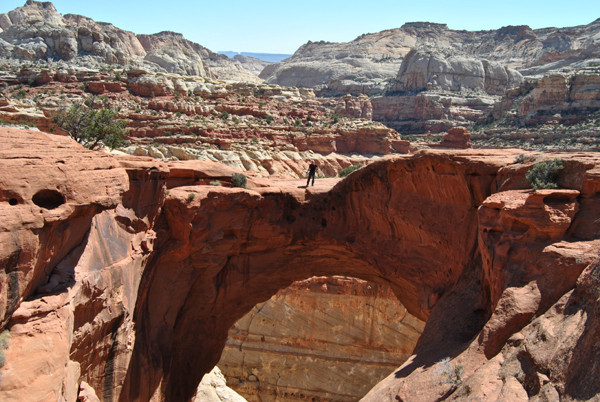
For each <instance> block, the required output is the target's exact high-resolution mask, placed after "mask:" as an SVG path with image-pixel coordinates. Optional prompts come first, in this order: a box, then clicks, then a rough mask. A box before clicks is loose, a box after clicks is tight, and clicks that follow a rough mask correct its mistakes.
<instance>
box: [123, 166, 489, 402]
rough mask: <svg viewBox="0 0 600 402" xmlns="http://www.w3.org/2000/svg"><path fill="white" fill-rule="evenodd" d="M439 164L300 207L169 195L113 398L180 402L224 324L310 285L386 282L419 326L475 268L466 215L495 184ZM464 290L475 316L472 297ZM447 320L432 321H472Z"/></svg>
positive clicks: (371, 170)
mask: <svg viewBox="0 0 600 402" xmlns="http://www.w3.org/2000/svg"><path fill="white" fill-rule="evenodd" d="M447 158H448V157H447V156H445V155H426V156H425V157H422V158H420V159H418V160H417V161H416V162H415V161H412V162H410V161H409V162H406V161H402V160H399V161H397V162H395V163H381V164H377V163H374V164H372V165H369V166H367V167H365V168H364V169H361V171H360V172H358V173H357V174H355V175H353V177H352V179H351V180H345V181H342V182H340V183H339V185H337V186H336V187H335V188H334V189H332V190H331V191H330V192H328V193H322V194H316V195H311V197H310V199H309V200H304V201H303V202H301V201H299V200H298V198H296V197H295V196H294V195H293V194H288V193H282V192H280V191H276V192H270V191H269V190H268V189H267V190H265V191H264V192H262V193H259V194H257V193H256V192H247V191H243V190H232V189H215V188H209V187H210V186H206V187H201V186H199V187H195V189H194V191H195V194H196V196H195V198H194V200H193V202H188V193H189V189H186V188H174V189H172V191H171V193H170V196H169V198H168V199H167V200H166V201H165V204H164V206H163V210H162V213H161V216H160V217H159V222H158V223H157V234H158V236H157V240H156V247H155V249H156V250H158V252H156V253H155V254H154V255H153V256H152V258H151V260H150V261H149V263H148V266H147V268H146V270H145V273H144V275H143V277H142V282H141V284H140V290H139V292H138V299H137V302H136V310H135V316H134V321H135V325H136V340H135V345H134V349H133V354H132V359H131V362H130V365H129V370H128V372H127V378H126V379H125V382H124V386H123V389H122V393H121V398H122V399H125V400H134V399H140V400H148V399H151V398H152V397H153V396H155V395H162V397H163V398H164V399H165V400H188V399H190V398H191V397H192V396H193V394H194V393H195V392H196V389H197V386H198V384H199V382H200V380H201V378H202V376H203V375H204V374H205V373H208V372H209V371H210V370H211V369H212V368H213V367H214V366H215V365H216V364H217V362H218V360H219V357H220V355H221V351H222V350H223V348H224V347H225V344H226V339H227V333H228V331H229V329H230V328H231V327H232V326H233V325H234V323H235V322H236V321H237V320H238V319H240V318H241V317H243V316H244V315H245V314H246V313H247V312H248V311H250V310H251V309H252V308H253V307H254V306H255V305H256V304H257V303H260V302H264V301H265V300H268V299H269V298H270V297H271V296H273V295H274V294H276V293H277V292H278V291H279V290H280V289H283V288H286V287H288V286H289V285H290V284H292V283H293V282H294V281H298V280H304V279H306V278H309V277H312V276H334V275H343V276H347V277H354V278H359V279H362V280H366V281H370V282H372V283H375V284H387V285H389V286H390V289H391V291H392V292H393V293H394V294H395V295H396V296H397V297H398V299H399V300H400V301H401V302H402V304H403V305H404V306H405V307H406V308H407V310H408V311H409V312H410V313H411V314H413V315H414V316H416V317H418V318H420V319H422V320H427V319H428V317H429V315H430V314H432V309H433V306H436V310H439V309H438V308H437V306H438V305H439V304H440V303H439V302H441V301H443V300H444V299H445V297H444V296H445V295H446V294H447V292H448V291H449V290H450V289H453V288H454V287H455V285H456V284H457V282H458V281H459V278H461V277H462V276H463V273H464V271H465V270H466V269H470V268H469V267H474V266H475V265H477V264H479V263H480V261H479V262H477V261H476V254H477V252H478V251H477V208H476V206H478V205H480V204H481V202H482V200H483V199H484V198H485V197H486V194H487V192H488V191H490V190H489V189H490V188H491V187H490V186H491V183H492V181H493V178H494V176H493V175H491V174H490V175H473V174H470V172H469V171H468V169H470V167H469V166H467V165H465V164H459V163H448V160H447ZM413 162H414V163H418V164H419V168H418V169H417V168H416V167H415V166H414V165H413ZM331 206H335V209H334V208H331ZM289 217H294V219H289ZM323 222H325V223H326V225H323V224H322V223H323ZM471 271H473V272H475V271H476V270H475V269H472V270H471ZM473 280H474V281H475V282H476V281H477V280H478V278H473ZM477 286H480V285H477ZM466 290H467V291H466V292H465V293H468V294H471V293H472V294H473V295H474V296H473V298H474V299H473V303H472V305H474V306H479V305H480V304H481V303H480V302H479V301H478V300H475V298H476V295H477V294H478V292H477V291H471V290H469V289H466ZM452 303H456V301H453V302H452ZM477 308H479V307H477ZM454 310H455V311H459V310H457V309H454ZM447 315H448V318H447V319H446V318H444V317H442V319H441V320H437V322H438V323H444V324H440V325H448V324H449V321H448V320H450V319H452V320H454V323H452V325H454V326H456V325H461V324H462V323H463V322H464V321H468V320H469V319H470V317H466V316H465V317H463V318H461V316H460V313H457V314H456V315H453V316H451V315H450V314H447ZM443 333H444V331H443V330H440V328H431V330H429V331H428V330H427V328H425V330H424V333H423V335H422V336H421V338H420V339H423V337H427V339H428V342H429V340H431V338H432V337H433V338H435V341H438V340H439V339H441V338H440V337H443ZM463 335H464V336H463ZM463 335H461V339H458V340H455V339H452V340H448V342H450V341H451V342H455V341H456V342H463V341H464V339H462V338H465V339H466V338H468V337H472V336H473V332H472V329H471V328H468V331H464V334H463ZM199 340H201V341H199ZM420 342H421V340H420V341H419V343H420ZM429 343H430V342H429ZM433 343H435V342H433ZM430 344H431V343H430ZM182 373H185V375H182Z"/></svg>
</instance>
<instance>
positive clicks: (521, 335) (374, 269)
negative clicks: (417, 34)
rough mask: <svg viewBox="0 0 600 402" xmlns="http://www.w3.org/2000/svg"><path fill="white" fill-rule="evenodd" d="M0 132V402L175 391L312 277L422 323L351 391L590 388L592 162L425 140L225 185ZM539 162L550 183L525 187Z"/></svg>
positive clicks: (177, 168) (528, 392) (179, 167)
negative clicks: (346, 164) (378, 295)
mask: <svg viewBox="0 0 600 402" xmlns="http://www.w3.org/2000/svg"><path fill="white" fill-rule="evenodd" d="M0 140H1V141H2V142H3V144H2V147H0V151H1V153H2V167H3V169H2V170H1V171H2V175H1V176H0V177H1V180H2V182H1V186H0V188H1V191H0V215H1V216H3V219H0V222H2V228H1V232H0V239H1V241H2V244H3V247H2V248H1V249H0V250H2V254H1V255H0V258H1V261H2V267H3V270H2V277H1V278H0V279H1V280H0V283H1V284H2V285H1V287H0V291H1V292H0V295H1V300H2V317H3V318H2V328H3V329H4V330H6V331H7V332H8V334H9V335H3V337H4V338H8V342H3V347H4V346H6V344H7V343H8V345H7V347H5V348H4V349H3V353H4V355H5V358H6V361H5V364H4V366H3V367H2V368H0V373H1V374H2V381H1V382H0V399H2V400H11V399H16V400H19V399H21V400H22V399H23V396H24V395H27V396H28V397H31V398H33V399H39V400H43V399H53V400H56V399H58V398H65V399H67V400H72V399H73V398H75V397H77V395H78V394H80V393H84V392H85V393H86V394H87V395H90V394H91V393H92V391H93V392H94V393H95V394H96V395H97V396H98V398H100V399H115V398H119V399H126V400H135V399H139V400H150V399H151V398H154V399H156V400H188V399H191V398H192V397H193V395H194V394H195V392H196V389H197V385H198V383H199V382H200V380H201V378H202V376H203V374H204V373H206V372H209V371H210V370H211V369H212V368H213V367H214V365H215V363H216V362H217V361H218V358H219V355H220V352H221V350H222V349H223V347H224V346H225V343H226V339H227V332H228V330H229V328H230V327H231V326H232V325H233V324H234V323H235V321H237V320H238V319H239V318H241V317H242V316H243V315H244V314H246V313H247V312H248V311H250V310H251V309H252V308H253V307H254V306H255V305H256V304H257V303H259V302H263V301H265V300H267V299H268V298H269V297H271V296H272V295H273V294H275V293H276V292H277V291H278V290H280V289H283V288H286V287H287V286H289V285H290V284H291V283H293V282H294V281H296V280H301V279H306V278H308V277H312V276H315V275H318V276H334V275H343V276H347V277H356V278H359V279H362V280H366V281H369V282H372V283H375V284H386V285H388V286H390V288H391V290H392V292H393V293H394V294H395V295H396V296H397V297H398V299H399V300H400V301H401V302H402V304H403V305H404V306H405V307H406V309H407V310H408V311H409V312H410V313H411V314H413V315H414V316H416V317H418V318H420V319H422V320H425V321H426V324H425V327H424V330H423V333H422V335H421V336H420V338H419V341H418V343H417V346H416V348H415V351H414V353H413V355H412V356H411V357H410V358H409V360H408V361H407V362H406V363H405V364H404V365H403V366H402V367H401V368H400V369H398V370H396V371H395V372H394V373H393V374H391V376H390V377H389V378H387V379H386V380H384V381H383V382H382V383H380V384H379V385H378V386H377V387H375V388H374V389H373V390H372V391H371V392H370V393H369V394H368V395H367V396H366V397H365V398H366V400H378V401H380V400H395V399H396V398H401V399H408V400H411V399H414V398H417V397H418V398H425V399H435V398H441V397H444V398H457V399H460V398H488V397H490V395H495V396H497V397H498V398H500V399H502V398H505V399H515V398H517V399H523V398H527V397H530V398H542V397H546V396H548V397H560V398H577V399H593V398H595V397H597V395H598V393H599V392H600V389H599V388H598V384H597V383H595V382H590V381H584V380H582V379H583V378H594V376H596V375H597V374H598V373H597V367H596V365H595V362H596V361H598V358H599V357H598V355H597V348H595V346H594V345H595V344H596V343H597V331H596V329H597V327H598V325H597V324H598V323H597V319H596V317H597V316H598V314H596V313H597V311H596V310H595V309H596V308H597V304H598V297H599V296H598V294H597V293H598V292H597V289H598V286H597V285H598V284H597V283H596V282H597V280H596V279H595V278H597V277H598V275H597V270H598V266H599V265H598V254H599V250H600V248H599V244H598V238H597V237H598V233H599V229H600V226H599V225H600V223H599V222H598V220H597V216H598V213H599V211H598V205H600V203H599V202H598V194H599V191H598V189H599V188H600V187H599V184H598V183H599V177H600V175H599V166H600V160H598V157H597V155H596V154H594V153H574V154H566V153H564V154H560V155H540V154H530V155H529V156H531V157H532V158H526V160H525V161H523V160H522V158H520V157H519V158H517V156H519V154H520V153H523V151H521V150H463V151H448V150H424V151H419V152H417V153H415V154H412V155H404V156H394V157H386V158H383V159H382V160H380V161H378V162H375V163H372V164H370V165H368V166H367V167H365V168H363V169H360V170H358V171H356V172H354V173H352V174H350V175H349V176H348V177H347V178H346V179H345V180H343V181H338V180H334V179H321V180H318V181H317V185H316V186H315V187H314V188H312V187H311V188H310V189H308V190H306V189H303V188H298V184H301V183H302V181H300V180H298V181H291V182H289V181H287V182H286V181H269V180H265V179H260V180H259V179H255V178H251V180H250V183H249V187H250V188H249V189H239V188H237V189H236V188H231V187H228V186H225V185H224V186H222V187H216V186H211V185H206V184H205V180H211V179H215V178H219V177H223V176H227V174H223V173H222V172H219V170H220V168H219V167H218V165H216V164H213V163H209V162H200V161H183V162H177V163H174V162H169V163H166V162H160V161H157V160H155V159H151V158H141V157H132V156H121V157H116V156H110V155H107V154H103V153H98V152H92V151H86V150H84V149H82V148H81V147H80V146H79V145H77V144H76V143H74V142H73V141H72V140H70V139H69V138H68V137H64V136H56V135H50V134H44V133H40V132H37V131H25V130H14V129H2V135H1V136H0ZM555 156H560V157H561V158H562V159H563V164H564V166H565V167H564V170H563V172H562V173H561V175H560V177H559V180H558V185H559V188H558V189H553V190H541V191H532V190H529V189H527V183H526V180H525V178H524V175H525V173H526V172H527V170H528V169H529V168H530V167H531V165H532V163H533V161H530V159H535V158H536V157H537V158H552V157H555ZM91 183H93V185H91ZM226 184H228V183H226ZM334 185H335V186H334ZM167 187H168V188H169V191H168V192H167V191H166V188H167ZM450 231H451V232H452V233H453V235H452V236H449V235H448V233H449V232H450ZM192 317H193V319H192ZM190 334H194V335H193V336H192V337H190ZM357 364H358V363H357ZM184 368H185V369H184ZM182 373H185V375H182ZM453 373H459V375H458V377H457V376H456V375H454V374H453ZM417 393H418V394H417Z"/></svg>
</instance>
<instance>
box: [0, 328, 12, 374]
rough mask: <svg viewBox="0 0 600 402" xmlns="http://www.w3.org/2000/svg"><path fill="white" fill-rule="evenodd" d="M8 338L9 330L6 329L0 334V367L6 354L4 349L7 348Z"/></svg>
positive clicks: (4, 361)
mask: <svg viewBox="0 0 600 402" xmlns="http://www.w3.org/2000/svg"><path fill="white" fill-rule="evenodd" d="M9 339H10V332H9V331H8V330H7V329H6V330H4V331H2V333H1V334H0V367H3V366H4V364H5V363H6V356H5V355H4V349H7V348H8V341H9Z"/></svg>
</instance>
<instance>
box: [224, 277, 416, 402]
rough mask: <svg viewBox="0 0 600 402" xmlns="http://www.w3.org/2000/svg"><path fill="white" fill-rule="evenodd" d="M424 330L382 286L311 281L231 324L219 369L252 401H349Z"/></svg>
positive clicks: (403, 357) (396, 360)
mask: <svg viewBox="0 0 600 402" xmlns="http://www.w3.org/2000/svg"><path fill="white" fill-rule="evenodd" d="M422 329H423V322H422V321H420V320H418V319H417V318H415V317H412V316H411V315H410V314H408V313H407V311H406V309H405V308H404V307H403V306H402V305H401V304H400V303H399V302H398V299H397V298H396V296H395V295H394V294H393V293H392V292H391V290H390V289H389V288H387V287H385V286H382V285H376V284H373V283H369V282H365V281H361V280H358V279H353V278H343V277H332V278H323V277H315V278H311V279H309V280H306V281H302V282H295V283H294V284H292V286H290V287H288V288H286V289H283V290H281V291H279V292H277V294H276V295H275V296H273V297H272V298H271V299H269V301H267V302H265V303H260V304H258V305H257V306H255V307H254V308H253V309H252V311H251V312H250V313H248V314H246V315H245V316H244V317H243V318H242V319H241V320H239V321H238V322H236V323H235V325H234V326H233V327H232V328H231V329H230V330H229V336H228V339H227V343H226V345H225V348H224V349H223V355H222V356H221V359H220V360H219V363H218V366H219V367H220V368H221V370H222V371H223V373H224V374H225V376H226V377H227V379H228V383H229V384H230V386H231V387H233V388H234V389H235V390H237V391H238V392H239V393H241V394H242V395H244V397H245V398H246V399H248V400H250V401H257V400H260V401H275V400H277V401H293V400H335V401H355V400H358V399H360V398H361V397H362V396H363V395H365V394H366V393H367V392H368V390H369V389H371V388H372V387H373V386H374V385H375V384H376V383H377V382H379V381H380V380H381V379H383V378H384V377H386V376H387V374H389V372H390V370H393V369H394V368H396V367H398V366H399V365H400V364H401V363H403V362H404V361H405V360H406V359H407V358H408V357H409V356H410V354H411V352H412V350H413V348H414V345H415V344H416V342H417V339H418V337H419V335H420V334H421V331H422Z"/></svg>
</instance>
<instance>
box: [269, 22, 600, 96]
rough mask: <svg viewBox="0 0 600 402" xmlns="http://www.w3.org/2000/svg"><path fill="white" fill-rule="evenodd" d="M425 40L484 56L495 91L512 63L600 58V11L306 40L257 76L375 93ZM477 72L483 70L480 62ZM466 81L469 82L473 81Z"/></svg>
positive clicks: (527, 65)
mask: <svg viewBox="0 0 600 402" xmlns="http://www.w3.org/2000/svg"><path fill="white" fill-rule="evenodd" d="M422 48H430V49H433V50H435V51H439V50H441V49H447V51H448V52H450V53H452V54H462V55H468V56H469V58H472V59H477V60H480V62H481V63H483V60H487V61H488V65H487V66H485V67H483V66H480V68H481V67H483V68H485V69H487V71H488V72H489V73H490V77H491V76H495V77H498V78H499V79H500V81H498V82H494V81H493V80H491V81H490V80H488V82H486V83H484V85H485V86H486V88H487V91H490V90H491V92H494V93H496V92H497V89H500V88H501V87H503V86H504V82H507V81H508V82H510V80H511V79H514V78H515V77H514V76H512V75H511V74H512V73H511V74H509V71H513V70H517V71H519V72H520V73H521V74H522V75H524V76H531V75H538V74H544V73H546V72H548V71H551V70H553V69H561V68H567V69H574V68H578V67H580V66H581V64H582V62H584V61H587V60H590V59H594V58H600V19H598V20H596V21H594V22H592V23H590V24H588V25H582V26H577V27H570V28H545V29H536V30H533V29H531V28H530V27H528V26H508V27H503V28H500V29H498V30H490V31H457V30H451V29H449V28H448V27H447V26H446V25H444V24H433V23H427V22H416V23H407V24H404V25H403V26H402V27H401V28H397V29H390V30H386V31H381V32H377V33H372V34H366V35H361V36H359V37H358V38H356V39H354V40H353V41H350V42H346V43H330V42H308V43H306V44H305V45H303V46H301V47H300V48H299V49H298V50H297V51H296V53H295V54H294V55H293V56H292V57H290V58H288V59H286V60H283V61H281V62H279V63H276V64H273V65H271V66H268V67H266V68H265V69H264V70H263V72H262V73H261V75H260V77H261V78H264V79H265V80H266V81H267V82H268V83H273V84H280V85H288V86H298V87H307V88H312V89H314V90H315V91H316V92H317V93H318V94H321V95H335V96H339V95H345V94H346V93H352V94H354V95H356V94H360V93H363V94H367V95H377V94H379V93H383V92H385V91H386V90H387V89H389V86H388V84H389V83H390V82H393V81H394V80H395V78H396V76H397V75H398V69H399V68H400V65H401V63H402V60H403V59H404V58H405V57H406V56H407V55H408V54H409V52H410V51H411V50H412V49H422ZM494 63H499V64H497V65H496V64H494ZM439 67H441V66H439ZM446 67H451V68H455V67H456V68H459V70H460V69H463V68H465V67H468V66H461V63H460V60H457V59H456V60H453V62H452V63H450V64H449V65H448V64H447V65H446ZM471 67H473V66H471ZM509 69H513V70H509ZM500 70H505V72H506V73H507V75H508V76H507V77H500V76H502V75H504V74H503V73H501V71H500ZM473 73H474V74H475V75H478V76H479V75H481V74H480V73H481V70H480V71H479V72H475V71H473ZM486 75H487V74H486ZM517 79H518V77H517ZM452 81H453V83H456V82H457V80H456V79H452ZM469 81H470V80H466V82H465V84H466V85H471V86H472V85H475V84H472V83H470V82H469ZM477 81H479V79H477ZM438 83H439V82H438ZM443 85H444V84H442V86H443ZM477 85H478V84H477Z"/></svg>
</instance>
